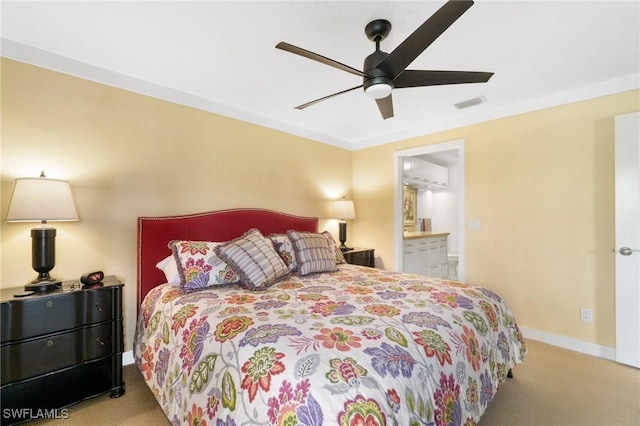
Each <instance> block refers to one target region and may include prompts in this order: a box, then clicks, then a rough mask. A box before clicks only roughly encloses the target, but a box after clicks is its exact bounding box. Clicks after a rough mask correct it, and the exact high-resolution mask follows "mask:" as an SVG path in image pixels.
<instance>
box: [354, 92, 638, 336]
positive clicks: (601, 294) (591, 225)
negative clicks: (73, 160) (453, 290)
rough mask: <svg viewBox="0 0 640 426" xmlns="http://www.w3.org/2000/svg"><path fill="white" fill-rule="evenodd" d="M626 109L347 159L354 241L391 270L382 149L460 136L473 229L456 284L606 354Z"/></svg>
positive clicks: (611, 102) (597, 102)
mask: <svg viewBox="0 0 640 426" xmlns="http://www.w3.org/2000/svg"><path fill="white" fill-rule="evenodd" d="M638 110H640V91H632V92H626V93H622V94H618V95H612V96H607V97H602V98H598V99H593V100H588V101H583V102H578V103H574V104H569V105H564V106H559V107H555V108H549V109H545V110H541V111H537V112H532V113H528V114H522V115H517V116H513V117H509V118H504V119H500V120H494V121H489V122H485V123H481V124H477V125H473V126H468V127H463V128H458V129H454V130H451V131H446V132H442V133H437V134H431V135H427V136H422V137H417V138H413V139H410V140H406V141H402V142H397V143H393V144H388V145H384V146H379V147H374V148H369V149H364V150H359V151H356V152H354V161H353V172H354V178H353V181H354V189H353V190H354V199H355V200H356V203H357V210H358V217H357V221H356V222H355V223H354V226H353V232H354V235H355V243H356V244H358V245H363V246H370V247H375V248H376V254H377V255H378V256H380V259H379V262H380V263H381V264H384V266H385V267H387V268H394V266H395V265H394V264H393V263H394V248H393V244H394V240H393V229H394V227H393V220H394V219H393V214H394V211H393V199H394V175H393V158H394V152H395V151H397V150H402V149H407V148H412V147H417V146H423V145H428V144H434V143H439V142H446V141H451V140H456V139H464V140H465V157H466V161H465V166H466V200H465V201H466V210H467V211H466V213H467V218H478V219H480V220H481V223H482V229H481V230H480V231H467V251H466V256H467V281H469V282H472V283H477V284H481V285H484V286H486V287H488V288H491V289H493V290H495V291H496V292H497V293H499V294H500V295H502V296H503V297H504V298H505V299H506V300H507V302H508V303H509V304H510V305H511V307H512V309H513V311H514V312H515V314H516V317H517V319H518V321H519V323H520V325H521V326H524V327H527V328H531V329H535V330H537V331H542V332H546V333H552V334H557V335H561V336H565V337H569V338H574V339H579V340H582V341H586V342H590V343H595V344H598V345H604V346H608V347H613V346H615V275H614V273H615V271H614V265H615V263H614V251H613V250H614V243H615V242H614V224H615V220H614V116H615V115H619V114H625V113H629V112H633V111H638ZM580 307H591V308H593V309H594V314H595V318H594V323H593V324H589V323H584V322H581V321H580V316H579V313H580Z"/></svg>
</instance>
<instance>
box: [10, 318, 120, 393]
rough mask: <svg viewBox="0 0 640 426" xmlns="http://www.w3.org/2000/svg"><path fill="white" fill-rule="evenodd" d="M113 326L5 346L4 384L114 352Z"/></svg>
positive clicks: (99, 326) (96, 327) (87, 328)
mask: <svg viewBox="0 0 640 426" xmlns="http://www.w3.org/2000/svg"><path fill="white" fill-rule="evenodd" d="M112 327H113V324H112V323H107V324H103V325H98V326H90V327H86V328H80V329H77V330H74V331H71V332H68V333H60V334H51V335H49V336H44V337H42V338H39V339H34V340H31V341H22V342H21V343H20V344H7V345H4V346H3V347H2V348H1V349H0V358H2V370H1V376H0V377H1V381H2V385H4V384H6V383H11V382H15V381H17V380H23V379H28V378H30V377H35V376H37V375H39V374H43V373H47V372H50V371H54V370H57V369H60V368H65V367H71V366H74V365H77V364H80V363H82V362H85V361H89V360H92V359H96V358H100V357H102V356H106V355H109V354H111V353H113V352H114V351H115V350H116V348H114V347H113V342H112V333H113V329H112Z"/></svg>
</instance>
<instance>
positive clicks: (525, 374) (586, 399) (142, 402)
mask: <svg viewBox="0 0 640 426" xmlns="http://www.w3.org/2000/svg"><path fill="white" fill-rule="evenodd" d="M527 344H528V346H529V354H528V355H527V357H526V358H525V362H524V363H523V364H521V365H519V366H517V367H516V368H515V369H514V371H513V372H514V378H513V379H510V380H507V382H506V383H505V385H504V386H503V388H502V389H501V390H500V391H499V392H498V394H497V395H496V397H495V398H494V400H493V401H492V402H491V404H490V405H489V408H488V409H487V411H486V412H485V414H484V415H483V416H482V420H481V421H480V423H479V426H569V425H571V426H574V425H575V426H638V425H640V370H638V369H635V368H631V367H626V366H623V365H620V364H616V363H615V362H612V361H607V360H603V359H600V358H596V357H592V356H588V355H583V354H580V353H577V352H573V351H568V350H565V349H561V348H557V347H554V346H550V345H546V344H544V343H540V342H536V341H533V340H529V341H527ZM124 372H125V373H124V376H125V377H124V380H125V383H126V385H125V386H126V393H125V395H124V396H122V397H120V398H118V399H111V398H109V396H108V395H103V396H100V397H97V398H94V399H92V400H89V401H84V402H82V403H80V404H77V405H75V406H73V407H71V408H70V411H69V418H68V419H60V420H48V421H45V420H37V421H34V422H31V423H28V424H29V426H36V425H57V426H73V425H82V426H85V425H89V426H103V425H104V426H116V425H127V426H128V425H131V426H138V425H145V426H146V425H153V426H155V425H158V426H165V425H169V424H170V423H169V421H168V420H167V418H166V417H165V415H164V413H163V412H162V409H161V408H160V406H159V405H158V403H157V402H156V400H155V398H154V397H153V395H152V394H151V391H150V390H149V389H148V388H147V386H146V384H145V383H144V381H143V380H142V376H141V374H140V373H139V372H138V370H137V367H136V366H135V365H129V366H126V367H125V369H124ZM329 426H333V425H329ZM400 426H405V425H400Z"/></svg>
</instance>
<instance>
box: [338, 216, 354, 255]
mask: <svg viewBox="0 0 640 426" xmlns="http://www.w3.org/2000/svg"><path fill="white" fill-rule="evenodd" d="M338 239H339V240H340V251H348V250H351V247H347V245H346V244H345V243H346V242H347V223H346V222H340V223H338Z"/></svg>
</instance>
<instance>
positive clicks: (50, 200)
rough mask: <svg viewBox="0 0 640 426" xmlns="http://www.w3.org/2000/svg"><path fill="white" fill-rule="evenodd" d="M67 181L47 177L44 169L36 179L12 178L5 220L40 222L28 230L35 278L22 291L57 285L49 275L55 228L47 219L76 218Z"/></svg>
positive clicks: (54, 247)
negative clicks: (12, 183)
mask: <svg viewBox="0 0 640 426" xmlns="http://www.w3.org/2000/svg"><path fill="white" fill-rule="evenodd" d="M77 220H78V213H77V212H76V207H75V205H74V203H73V196H72V195H71V187H70V186H69V182H67V181H64V180H58V179H48V178H47V177H46V176H45V175H44V172H42V173H41V174H40V177H37V178H18V179H16V180H15V184H14V186H13V192H12V193H11V200H10V201H9V210H8V211H7V217H6V221H7V222H40V223H41V226H40V227H37V228H33V229H32V230H31V267H32V268H33V269H34V270H35V271H36V272H37V273H38V277H37V278H36V279H35V280H33V281H32V282H30V283H29V284H27V285H25V287H24V289H25V290H26V291H39V292H45V291H50V290H53V289H56V288H59V287H60V286H61V281H60V280H56V279H54V278H52V277H51V275H49V272H50V271H51V270H52V269H53V267H54V266H55V263H56V262H55V260H56V259H55V257H56V246H55V244H56V240H55V238H56V230H55V228H53V227H50V226H48V224H47V222H49V221H77Z"/></svg>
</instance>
